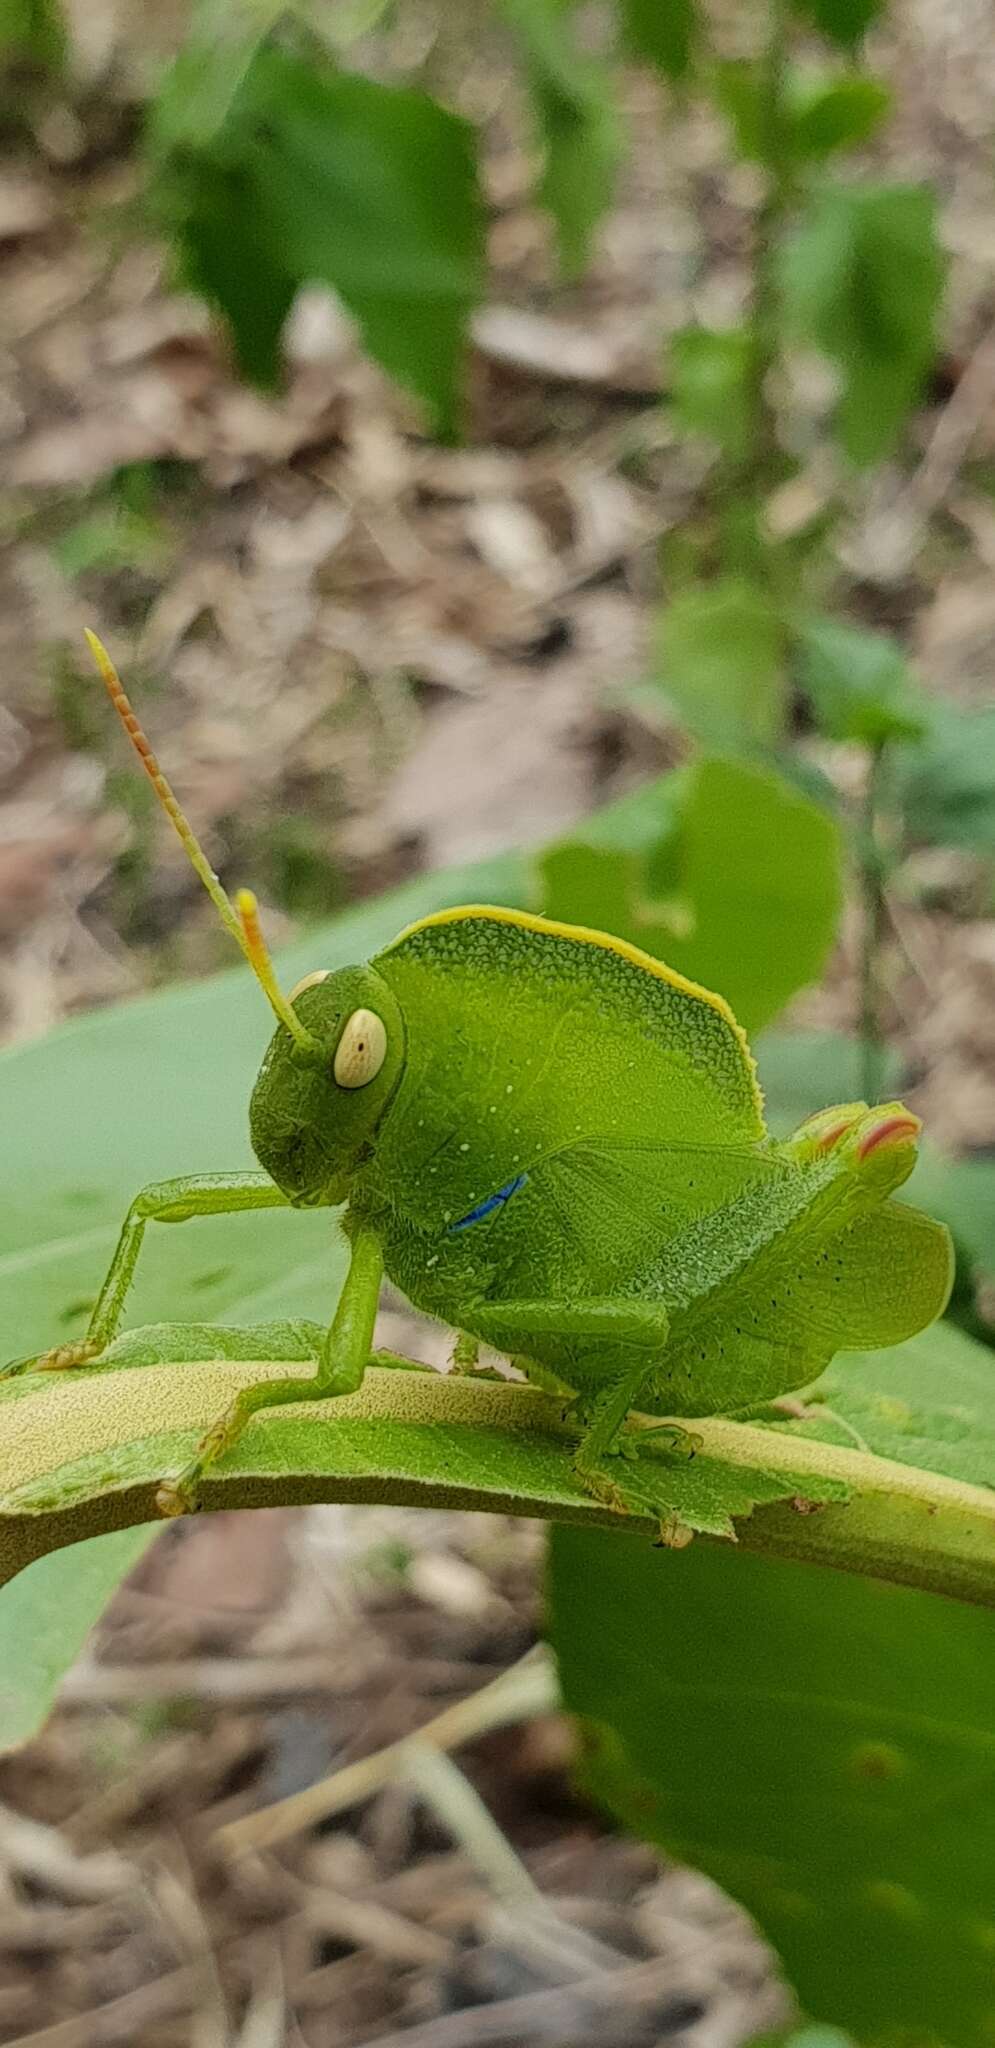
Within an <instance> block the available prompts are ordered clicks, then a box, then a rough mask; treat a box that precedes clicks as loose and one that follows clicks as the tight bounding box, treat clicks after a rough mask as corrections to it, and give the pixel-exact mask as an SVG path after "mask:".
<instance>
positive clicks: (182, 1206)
mask: <svg viewBox="0 0 995 2048" xmlns="http://www.w3.org/2000/svg"><path fill="white" fill-rule="evenodd" d="M287 1206H288V1205H287V1197H286V1195H283V1194H281V1193H280V1190H279V1188H278V1187H276V1186H275V1185H274V1183H273V1182H272V1181H271V1180H270V1178H269V1175H268V1174H265V1173H259V1172H255V1171H245V1172H240V1173H190V1174H185V1175H183V1176H182V1177H180V1178H178V1179H176V1180H161V1181H153V1182H152V1183H151V1184H150V1186H148V1187H146V1188H142V1190H141V1192H140V1193H139V1194H137V1195H136V1196H135V1199H134V1201H133V1202H132V1204H131V1207H130V1209H129V1210H128V1214H127V1216H126V1217H125V1219H124V1224H123V1227H122V1230H121V1235H120V1237H119V1238H118V1241H117V1247H116V1249H115V1252H114V1257H113V1258H112V1260H111V1263H110V1265H109V1267H108V1269H107V1274H106V1278H105V1280H104V1283H103V1286H102V1287H101V1289H100V1293H99V1294H98V1296H97V1300H96V1303H95V1306H94V1309H93V1313H92V1315H91V1317H90V1322H89V1327H88V1329H87V1332H86V1336H85V1337H81V1338H79V1339H78V1341H77V1342H76V1343H73V1344H58V1345H56V1346H55V1348H54V1349H53V1350H51V1351H43V1352H40V1353H39V1354H37V1355H36V1356H34V1357H31V1358H19V1359H16V1360H14V1361H13V1362H12V1363H11V1364H10V1365H6V1366H4V1367H3V1368H2V1369H0V1377H3V1378H8V1377H10V1376H12V1375H13V1374H14V1373H20V1372H28V1371H31V1372H58V1371H62V1370H64V1369H67V1368H69V1367H71V1366H74V1365H89V1364H90V1362H91V1360H92V1359H94V1358H99V1357H100V1354H101V1352H102V1351H106V1349H107V1346H108V1344H110V1343H111V1342H112V1340H113V1339H114V1338H115V1337H116V1336H117V1333H118V1330H119V1329H120V1327H121V1318H122V1316H123V1314H124V1304H125V1301H126V1300H127V1296H128V1289H129V1287H130V1286H131V1283H132V1280H133V1279H134V1276H135V1267H136V1266H137V1264H138V1257H139V1253H140V1252H141V1249H142V1239H143V1238H144V1236H145V1231H146V1227H147V1225H148V1224H149V1223H187V1222H189V1221H190V1219H191V1218H192V1217H194V1216H234V1215H238V1214H240V1213H241V1212H243V1211H244V1210H246V1209H285V1208H286V1207H287Z"/></svg>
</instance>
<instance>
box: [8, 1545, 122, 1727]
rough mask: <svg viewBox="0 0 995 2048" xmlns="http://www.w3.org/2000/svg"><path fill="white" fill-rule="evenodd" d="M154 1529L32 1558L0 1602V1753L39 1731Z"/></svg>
mask: <svg viewBox="0 0 995 2048" xmlns="http://www.w3.org/2000/svg"><path fill="white" fill-rule="evenodd" d="M155 1533H156V1532H155V1530H154V1529H148V1528H143V1527H141V1526H139V1527H138V1528H137V1529H110V1530H108V1532H107V1534H106V1535H105V1536H91V1538H90V1540H89V1542H88V1543H78V1544H77V1545H76V1546H75V1548H74V1549H73V1550H62V1551H58V1550H57V1551H53V1552H52V1553H51V1554H50V1555H49V1556H48V1557H39V1558H36V1559H35V1562H34V1564H30V1565H28V1567H27V1570H26V1571H23V1572H22V1573H21V1575H20V1577H19V1578H18V1579H16V1580H15V1581H14V1583H13V1584H12V1585H9V1586H5V1587H4V1589H3V1593H2V1595H0V1639H2V1643H3V1662H2V1671H3V1675H2V1677H0V1750H7V1749H16V1748H17V1746H18V1744H19V1743H22V1742H27V1741H28V1740H29V1738H30V1737H31V1736H32V1735H34V1734H35V1732H36V1730H37V1729H38V1728H40V1727H41V1724H42V1722H43V1721H44V1719H45V1716H46V1715H47V1713H48V1711H49V1708H50V1707H51V1705H52V1702H53V1700H54V1698H55V1695H56V1693H57V1692H58V1689H59V1685H60V1683H61V1680H62V1678H63V1677H64V1675H65V1672H66V1670H67V1669H68V1667H69V1665H70V1664H72V1663H73V1662H74V1661H75V1658H76V1657H77V1656H78V1654H79V1651H80V1650H81V1649H82V1647H83V1644H84V1642H85V1641H86V1638H87V1636H88V1635H89V1633H90V1630H91V1628H92V1627H93V1626H94V1623H95V1622H97V1621H99V1619H100V1616H101V1614H102V1613H103V1611H104V1608H105V1607H106V1605H107V1602H108V1600H109V1599H110V1597H111V1594H112V1593H113V1592H114V1590H115V1588H116V1587H117V1586H118V1585H119V1584H120V1581H121V1580H122V1579H123V1578H124V1576H125V1573H126V1572H128V1571H130V1569H131V1567H132V1565H133V1564H135V1563H137V1561H138V1559H139V1557H140V1556H141V1554H142V1552H143V1550H144V1549H145V1548H146V1546H147V1545H148V1543H149V1542H150V1540H151V1538H152V1536H153V1535H154V1534H155Z"/></svg>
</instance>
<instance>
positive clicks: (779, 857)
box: [670, 760, 842, 1031]
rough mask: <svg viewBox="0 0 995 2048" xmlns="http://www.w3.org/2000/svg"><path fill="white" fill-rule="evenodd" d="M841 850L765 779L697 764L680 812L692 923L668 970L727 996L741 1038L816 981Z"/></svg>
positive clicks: (830, 826) (835, 911)
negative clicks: (673, 969) (742, 1030)
mask: <svg viewBox="0 0 995 2048" xmlns="http://www.w3.org/2000/svg"><path fill="white" fill-rule="evenodd" d="M840 867H841V847H840V836H839V831H838V828H837V826H836V824H835V822H834V820H833V819H832V818H830V817H829V816H828V815H827V813H826V812H825V811H824V810H822V809H821V807H820V806H819V805H818V804H814V803H812V802H811V801H810V800H809V798H808V797H804V796H800V795H798V794H797V793H796V792H795V791H794V790H792V789H789V788H788V786H787V784H786V783H783V782H782V781H781V780H780V778H779V777H778V776H776V775H774V774H772V773H768V772H767V771H765V770H761V769H758V768H752V767H747V766H746V765H744V764H743V763H740V762H736V761H719V760H715V761H710V760H706V761H702V762H701V763H700V764H699V766H698V768H697V770H696V772H695V774H694V777H693V780H692V784H691V789H690V792H689V797H688V802H687V805H686V807H685V810H684V814H683V830H682V839H681V884H682V895H683V896H684V898H685V899H686V901H687V903H688V904H689V905H690V906H691V910H692V916H693V925H692V929H691V931H690V932H689V933H688V936H687V937H686V938H683V939H680V940H678V942H677V943H676V945H674V944H672V945H671V947H670V961H671V965H672V966H675V967H676V968H678V970H679V971H680V973H682V974H686V975H688V976H689V977H690V979H691V980H692V981H700V982H701V983H702V984H703V985H704V987H706V988H713V987H715V988H719V989H721V990H722V992H723V993H725V994H726V995H727V998H728V1000H729V1001H730V1002H731V1004H732V1007H733V1010H734V1012H735V1014H736V1015H737V1016H738V1017H739V1019H740V1022H741V1023H742V1024H743V1025H744V1027H745V1029H746V1030H747V1031H753V1030H756V1029H757V1028H759V1026H760V1025H761V1024H765V1023H767V1022H768V1021H769V1020H770V1018H771V1017H774V1016H776V1015H777V1012H778V1011H779V1010H780V1009H781V1008H782V1007H783V1005H784V1004H785V1003H786V1002H787V1000H788V998H789V996H791V995H794V993H795V991H796V990H797V989H799V988H804V986H805V985H806V983H807V982H809V981H815V980H816V979H817V978H818V976H819V974H820V973H821V970H822V968H823V966H824V965H825V961H826V958H827V956H828V954H829V950H830V948H831V946H832V945H833V942H834V940H835V937H836V928H837V924H838V921H839V914H840V909H841V904H842V886H841V876H840Z"/></svg>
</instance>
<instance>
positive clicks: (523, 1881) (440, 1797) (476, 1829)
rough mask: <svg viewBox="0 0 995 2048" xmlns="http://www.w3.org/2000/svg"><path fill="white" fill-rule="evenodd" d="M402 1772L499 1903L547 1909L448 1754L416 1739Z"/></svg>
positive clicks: (409, 1746) (407, 1747) (406, 1749)
mask: <svg viewBox="0 0 995 2048" xmlns="http://www.w3.org/2000/svg"><path fill="white" fill-rule="evenodd" d="M401 1768H402V1770H403V1774H404V1777H405V1778H406V1779H407V1781H408V1783H409V1784H410V1785H413V1786H414V1788H415V1790H416V1791H417V1792H418V1793H420V1795H421V1797H422V1799H424V1800H425V1802H426V1804H427V1805H429V1806H431V1808H432V1810H433V1812H434V1813H435V1814H436V1815H437V1816H438V1818H439V1819H440V1820H441V1821H442V1822H443V1824H444V1826H445V1827H446V1829H447V1830H448V1832H449V1834H451V1835H452V1836H453V1838H454V1840H456V1841H457V1842H458V1843H459V1845H460V1848H461V1849H463V1850H464V1851H465V1854H466V1856H467V1857H468V1859H469V1861H470V1862H471V1863H472V1864H473V1866H474V1869H475V1870H477V1871H479V1873H480V1875H481V1877H482V1878H483V1879H484V1881H485V1883H486V1884H487V1885H488V1886H489V1888H490V1890H491V1891H492V1892H493V1893H494V1895H495V1897H496V1898H499V1899H501V1900H502V1901H503V1902H504V1904H505V1905H527V1906H530V1907H532V1908H534V1907H536V1906H537V1905H540V1904H541V1902H542V1893H541V1892H540V1890H539V1887H538V1885H537V1884H536V1882H535V1879H534V1878H533V1877H531V1876H530V1874H529V1872H528V1871H527V1870H526V1868H525V1865H524V1863H523V1862H522V1860H521V1857H519V1856H516V1854H515V1851H514V1849H513V1848H512V1846H511V1843H510V1842H509V1840H508V1837H507V1835H505V1834H504V1833H503V1832H502V1830H501V1829H500V1828H499V1827H498V1824H497V1822H496V1820H495V1819H494V1817H493V1814H491V1813H489V1812H488V1809H487V1807H486V1806H485V1805H484V1802H483V1800H482V1799H481V1797H480V1794H479V1792H478V1791H477V1790H476V1789H475V1787H474V1786H473V1785H471V1783H470V1780H469V1778H467V1777H465V1776H464V1774H463V1772H462V1771H461V1770H460V1768H459V1765H458V1764H454V1763H453V1760H452V1758H451V1757H450V1756H447V1754H446V1752H445V1750H443V1749H440V1748H439V1747H438V1745H437V1744H436V1743H433V1742H425V1741H424V1740H421V1739H419V1738H418V1737H417V1736H415V1737H413V1738H412V1739H411V1741H409V1742H406V1743H405V1745H404V1750H403V1755H402V1762H401Z"/></svg>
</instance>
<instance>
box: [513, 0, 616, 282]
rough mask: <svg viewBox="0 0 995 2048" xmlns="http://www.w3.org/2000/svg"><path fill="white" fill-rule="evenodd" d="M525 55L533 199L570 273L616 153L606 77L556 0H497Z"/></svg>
mask: <svg viewBox="0 0 995 2048" xmlns="http://www.w3.org/2000/svg"><path fill="white" fill-rule="evenodd" d="M501 7H502V11H503V13H504V14H505V16H506V18H507V20H508V21H509V22H510V24H511V26H512V27H513V28H514V30H515V33H516V36H517V38H518V41H519V44H520V46H521V50H522V55H523V59H524V63H525V73H526V78H527V80H528V86H529V91H530V93H531V96H532V101H533V105H534V107H535V112H536V119H537V123H538V128H539V137H540V142H541V146H542V151H543V159H544V161H543V171H542V177H541V180H540V185H539V199H540V202H541V204H542V205H543V206H545V207H547V208H548V210H549V212H550V213H551V214H552V216H553V219H554V221H555V222H556V231H557V238H558V242H559V251H560V263H561V266H562V269H563V272H564V274H565V275H566V276H567V277H578V276H580V275H581V273H582V272H583V270H584V269H585V267H586V264H587V261H588V258H589V256H590V253H591V242H592V239H593V236H594V231H595V229H596V227H597V225H598V222H599V221H600V220H601V218H602V215H603V214H604V213H605V212H606V211H607V208H608V206H609V205H610V203H611V197H612V192H613V190H614V185H615V174H616V171H617V169H618V164H619V160H620V157H621V149H622V142H621V134H620V130H619V124H618V118H617V114H616V110H615V106H614V103H613V95H614V81H613V79H612V77H611V75H610V73H609V72H608V71H607V70H605V69H603V68H602V67H601V66H599V65H597V64H596V63H595V62H594V60H593V59H592V58H589V57H581V56H580V54H579V53H578V51H577V50H576V48H575V47H574V44H573V40H572V23H571V20H570V16H569V12H568V11H567V10H566V9H564V7H563V6H562V4H561V0H501Z"/></svg>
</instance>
